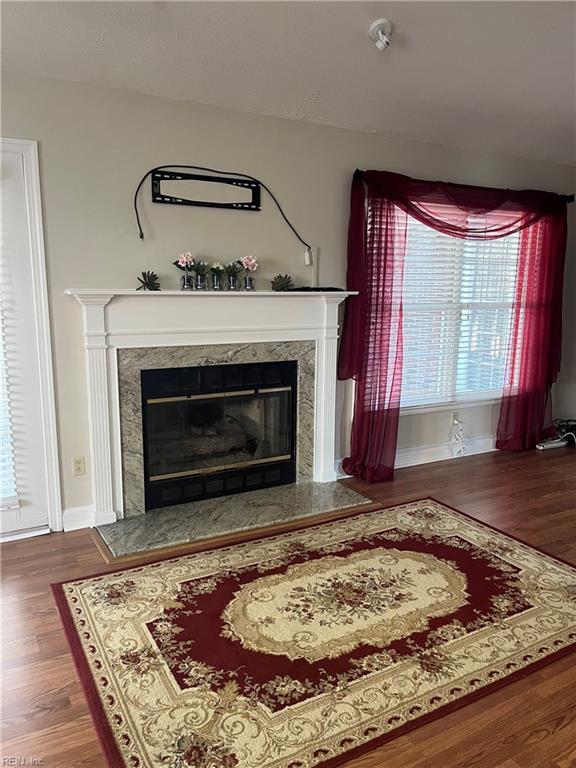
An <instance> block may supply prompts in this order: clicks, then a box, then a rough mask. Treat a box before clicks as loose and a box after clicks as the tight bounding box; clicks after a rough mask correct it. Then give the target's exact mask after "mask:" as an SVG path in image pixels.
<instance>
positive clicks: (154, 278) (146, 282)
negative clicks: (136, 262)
mask: <svg viewBox="0 0 576 768" xmlns="http://www.w3.org/2000/svg"><path fill="white" fill-rule="evenodd" d="M137 280H138V282H139V283H140V285H139V286H138V288H136V290H137V291H159V290H160V278H159V277H158V275H157V274H156V272H151V271H150V270H149V269H146V270H145V271H144V272H142V276H141V277H139V278H137Z"/></svg>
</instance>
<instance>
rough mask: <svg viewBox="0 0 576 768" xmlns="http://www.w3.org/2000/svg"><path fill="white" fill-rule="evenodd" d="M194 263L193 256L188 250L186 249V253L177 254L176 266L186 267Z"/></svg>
mask: <svg viewBox="0 0 576 768" xmlns="http://www.w3.org/2000/svg"><path fill="white" fill-rule="evenodd" d="M193 264H194V257H193V256H192V254H191V253H190V251H186V253H181V254H180V256H178V266H179V267H182V268H183V269H186V268H187V267H191V266H193Z"/></svg>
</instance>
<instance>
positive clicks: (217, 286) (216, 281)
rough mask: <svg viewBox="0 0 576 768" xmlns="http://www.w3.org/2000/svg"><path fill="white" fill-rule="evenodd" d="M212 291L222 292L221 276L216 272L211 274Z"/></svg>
mask: <svg viewBox="0 0 576 768" xmlns="http://www.w3.org/2000/svg"><path fill="white" fill-rule="evenodd" d="M212 290H213V291H221V290H222V276H221V275H220V274H218V272H212Z"/></svg>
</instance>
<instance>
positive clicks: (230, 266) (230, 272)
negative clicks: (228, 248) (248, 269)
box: [224, 261, 244, 291]
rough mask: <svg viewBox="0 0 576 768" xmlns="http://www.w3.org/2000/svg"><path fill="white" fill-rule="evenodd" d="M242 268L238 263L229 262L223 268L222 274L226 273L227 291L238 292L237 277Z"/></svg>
mask: <svg viewBox="0 0 576 768" xmlns="http://www.w3.org/2000/svg"><path fill="white" fill-rule="evenodd" d="M243 269H244V267H243V266H242V264H240V262H239V261H229V262H228V263H227V264H226V265H225V266H224V272H225V273H226V277H227V278H228V290H230V291H237V290H238V275H239V274H240V272H242V270H243Z"/></svg>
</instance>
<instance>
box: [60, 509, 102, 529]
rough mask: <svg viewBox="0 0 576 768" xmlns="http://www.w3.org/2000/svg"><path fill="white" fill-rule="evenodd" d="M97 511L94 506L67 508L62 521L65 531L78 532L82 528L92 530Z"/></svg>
mask: <svg viewBox="0 0 576 768" xmlns="http://www.w3.org/2000/svg"><path fill="white" fill-rule="evenodd" d="M94 517H95V509H94V507H93V505H92V504H87V505H86V506H85V507H66V509H65V510H64V514H63V515H62V520H63V524H64V530H65V531H77V530H79V529H80V528H92V526H93V525H94Z"/></svg>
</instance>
